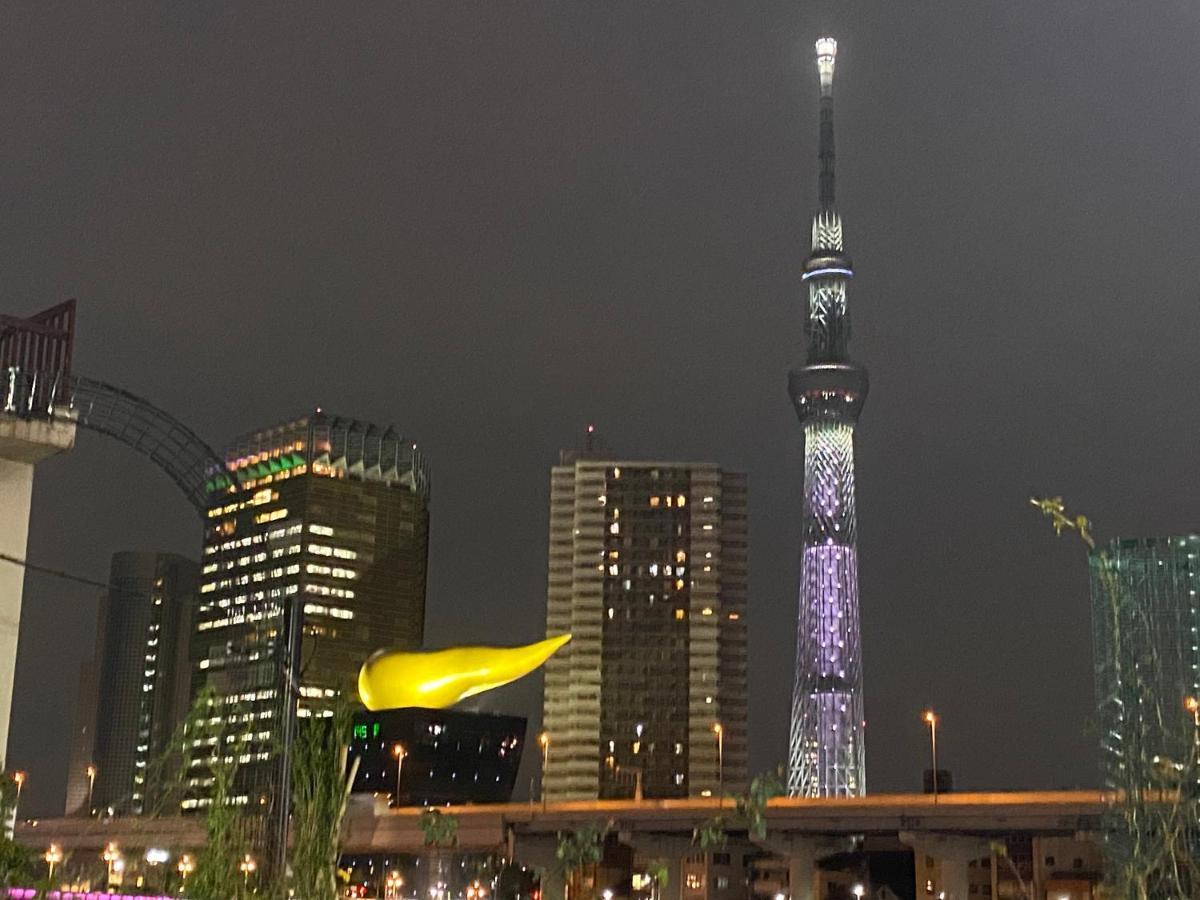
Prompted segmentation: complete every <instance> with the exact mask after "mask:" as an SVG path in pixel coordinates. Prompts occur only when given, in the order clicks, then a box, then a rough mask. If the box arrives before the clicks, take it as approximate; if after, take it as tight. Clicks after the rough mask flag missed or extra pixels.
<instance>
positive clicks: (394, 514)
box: [184, 410, 429, 809]
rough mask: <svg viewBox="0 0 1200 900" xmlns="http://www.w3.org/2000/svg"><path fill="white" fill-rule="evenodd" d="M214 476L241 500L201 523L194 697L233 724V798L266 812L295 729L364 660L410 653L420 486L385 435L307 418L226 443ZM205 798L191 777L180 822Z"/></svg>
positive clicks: (424, 514)
mask: <svg viewBox="0 0 1200 900" xmlns="http://www.w3.org/2000/svg"><path fill="white" fill-rule="evenodd" d="M225 462H226V466H227V467H228V469H229V472H230V473H231V475H232V476H233V477H234V478H236V480H237V482H238V484H239V486H240V491H239V492H238V493H236V494H233V495H223V496H222V497H221V498H220V499H219V500H216V501H214V505H213V507H212V508H211V509H210V510H209V513H208V522H207V526H206V536H205V545H204V559H203V572H202V576H201V582H202V583H201V587H200V593H199V600H198V602H197V607H196V616H195V623H196V624H195V632H194V635H193V659H194V664H195V669H194V688H195V690H196V691H199V690H200V688H201V687H203V686H204V685H209V686H211V687H212V689H213V690H214V691H215V693H216V695H217V697H218V698H219V702H221V703H222V704H223V705H225V706H226V715H227V716H236V717H237V718H238V719H239V720H240V721H241V722H242V723H243V728H244V733H245V734H248V735H249V736H250V739H249V740H246V741H241V742H240V746H241V751H242V752H241V753H240V754H239V759H240V762H241V768H240V771H239V777H238V785H237V791H236V796H237V797H238V798H244V799H245V800H248V801H249V802H251V803H253V804H256V805H260V806H266V805H268V804H269V803H270V802H271V801H272V799H274V793H276V791H277V788H278V786H279V785H281V784H283V781H282V780H281V779H282V774H281V773H282V771H283V767H282V766H280V765H278V764H277V760H278V754H279V748H280V747H284V746H286V745H287V743H288V741H289V735H291V734H294V728H295V720H296V718H297V717H306V716H310V715H314V714H315V715H320V714H321V713H322V712H324V711H326V710H327V708H328V704H329V702H330V701H331V700H332V698H333V697H335V696H336V694H337V693H338V692H339V691H343V690H349V691H353V690H354V683H355V677H356V676H357V674H358V670H359V667H360V666H361V665H362V663H363V661H364V660H365V659H366V658H367V657H368V656H369V655H370V654H371V653H373V652H374V651H375V650H378V649H380V648H382V647H398V648H402V649H410V650H412V649H417V648H419V647H420V645H421V642H422V640H423V638H424V629H425V580H426V562H427V556H428V544H429V509H428V503H429V480H428V477H427V474H426V471H425V468H424V465H423V462H422V460H421V456H420V454H419V453H418V452H417V448H416V445H415V444H413V443H411V442H409V441H406V440H405V439H404V438H402V437H401V436H400V435H399V434H398V433H397V432H396V431H395V429H393V428H390V427H380V426H377V425H372V424H369V423H367V422H360V421H357V420H354V419H347V418H341V417H337V416H332V415H329V414H327V413H323V412H321V411H320V410H318V411H316V412H315V413H313V414H311V415H309V416H305V417H304V418H302V419H299V420H296V421H293V422H288V423H285V424H282V425H279V426H276V427H272V428H265V429H262V430H260V431H255V432H252V433H250V434H247V435H245V436H243V437H241V438H239V439H238V440H237V441H235V442H234V443H233V444H232V445H231V446H230V447H229V448H228V449H227V450H226V452H225ZM289 683H290V688H289V687H288V685H289ZM206 788H207V784H206V783H205V777H204V775H203V773H202V772H197V774H196V776H195V781H194V782H193V784H192V789H193V790H192V796H190V797H188V798H187V799H186V800H185V801H184V808H185V809H186V808H192V807H196V806H201V805H203V804H204V802H205V799H206V797H205V794H206Z"/></svg>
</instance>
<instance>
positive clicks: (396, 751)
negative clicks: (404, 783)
mask: <svg viewBox="0 0 1200 900" xmlns="http://www.w3.org/2000/svg"><path fill="white" fill-rule="evenodd" d="M392 756H394V757H396V805H397V806H399V805H400V773H401V772H403V771H404V757H406V756H408V753H407V751H405V749H404V745H403V744H393V745H392Z"/></svg>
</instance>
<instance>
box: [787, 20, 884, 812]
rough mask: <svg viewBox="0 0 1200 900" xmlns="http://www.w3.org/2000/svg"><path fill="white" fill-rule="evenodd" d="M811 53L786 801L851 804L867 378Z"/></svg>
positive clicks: (856, 778) (795, 377)
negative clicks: (808, 230) (855, 355)
mask: <svg viewBox="0 0 1200 900" xmlns="http://www.w3.org/2000/svg"><path fill="white" fill-rule="evenodd" d="M816 50H817V70H818V72H819V74H820V84H821V113H820V123H821V126H820V151H819V159H820V175H819V188H820V190H819V206H818V209H817V212H816V214H815V215H814V216H813V222H812V252H811V253H810V254H809V256H808V259H807V260H806V261H805V264H804V274H803V280H804V282H805V284H807V286H808V307H807V310H806V316H805V325H804V331H805V334H806V336H807V338H808V349H807V354H806V357H805V362H804V365H802V366H799V367H798V368H795V369H793V370H792V371H791V372H790V373H789V374H788V390H789V393H790V394H791V397H792V404H793V405H794V406H795V408H796V415H797V416H799V418H800V424H801V425H802V426H803V428H804V506H803V517H804V527H803V546H802V550H801V562H800V570H801V571H800V590H799V606H800V609H799V617H798V623H797V632H796V679H795V687H794V691H793V695H792V718H791V735H790V747H789V752H788V794H789V795H791V796H794V797H796V796H799V797H845V796H850V797H853V796H859V795H861V794H863V793H864V791H865V771H864V768H865V767H864V748H863V690H862V652H861V638H860V635H859V615H858V550H857V533H858V522H857V515H856V512H855V500H854V429H855V426H856V425H857V424H858V416H859V413H860V412H861V411H862V407H863V402H864V401H865V400H866V396H867V384H868V382H867V371H866V369H864V368H863V367H862V366H860V365H858V364H856V363H854V362H852V361H851V360H850V358H849V356H848V343H849V337H850V318H849V314H848V312H847V309H846V286H847V284H848V283H849V281H850V279H851V278H852V277H853V276H854V269H853V267H852V266H851V264H850V260H849V258H848V257H847V256H846V252H845V245H844V242H843V238H842V220H841V217H840V216H839V215H838V212H837V208H836V205H835V197H834V144H833V72H834V63H835V60H836V58H837V42H836V41H834V40H833V38H828V37H826V38H821V39H820V40H818V41H817V44H816Z"/></svg>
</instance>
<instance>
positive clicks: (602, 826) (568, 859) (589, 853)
mask: <svg viewBox="0 0 1200 900" xmlns="http://www.w3.org/2000/svg"><path fill="white" fill-rule="evenodd" d="M608 831H609V826H608V824H607V823H601V822H592V823H590V824H588V825H581V826H580V827H579V828H576V829H575V830H574V831H566V832H563V831H560V832H559V833H558V846H557V847H555V848H554V857H555V858H556V859H557V860H558V863H559V865H560V866H562V869H563V873H564V874H565V875H566V876H567V877H570V876H571V875H574V874H576V873H577V872H579V871H580V870H581V869H583V867H584V866H589V865H594V864H595V863H598V862H600V859H601V857H603V855H604V839H605V838H606V837H607V836H608Z"/></svg>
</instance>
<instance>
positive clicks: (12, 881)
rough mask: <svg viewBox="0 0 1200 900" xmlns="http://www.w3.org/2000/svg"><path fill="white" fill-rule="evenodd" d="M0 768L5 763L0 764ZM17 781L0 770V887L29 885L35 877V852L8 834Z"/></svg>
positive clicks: (13, 810) (13, 808)
mask: <svg viewBox="0 0 1200 900" xmlns="http://www.w3.org/2000/svg"><path fill="white" fill-rule="evenodd" d="M0 769H3V765H2V764H0ZM16 803H17V783H16V781H15V780H14V779H13V777H12V775H10V774H9V773H8V772H7V771H0V824H3V828H4V830H3V831H2V832H0V887H17V886H20V885H27V884H29V883H30V882H31V881H32V880H33V879H34V877H35V876H34V871H35V868H36V860H35V854H34V852H33V851H32V850H30V849H29V848H27V847H23V846H21V845H20V844H18V843H17V842H16V841H14V840H13V839H12V838H11V837H10V836H9V834H8V820H9V817H10V816H12V815H13V814H14V812H15V808H16Z"/></svg>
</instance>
